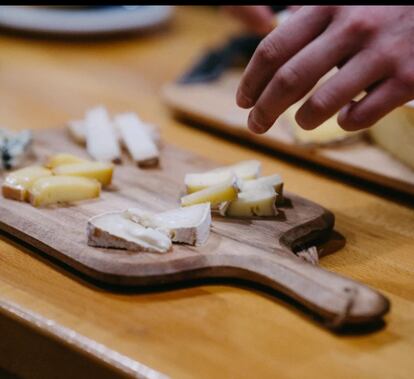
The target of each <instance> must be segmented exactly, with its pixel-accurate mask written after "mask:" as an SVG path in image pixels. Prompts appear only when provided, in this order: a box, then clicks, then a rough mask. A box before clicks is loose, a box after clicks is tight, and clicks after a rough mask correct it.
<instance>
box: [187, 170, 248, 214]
mask: <svg viewBox="0 0 414 379" xmlns="http://www.w3.org/2000/svg"><path fill="white" fill-rule="evenodd" d="M239 190H240V189H239V186H238V182H237V178H236V176H233V177H230V178H229V179H228V180H227V181H225V182H223V183H221V184H217V185H215V186H211V187H207V188H204V189H203V190H201V191H197V192H193V193H191V194H189V195H186V196H183V197H182V198H181V206H183V207H187V206H189V205H195V204H201V203H211V206H212V207H214V206H215V205H217V204H219V203H222V202H224V201H230V200H234V199H236V198H237V193H238V192H239Z"/></svg>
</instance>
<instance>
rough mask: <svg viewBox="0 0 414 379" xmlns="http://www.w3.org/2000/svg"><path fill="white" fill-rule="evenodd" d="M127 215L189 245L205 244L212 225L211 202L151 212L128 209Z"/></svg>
mask: <svg viewBox="0 0 414 379" xmlns="http://www.w3.org/2000/svg"><path fill="white" fill-rule="evenodd" d="M126 215H127V217H129V218H130V219H131V220H133V221H134V222H137V223H139V224H141V225H143V226H145V227H151V228H155V229H157V230H159V231H161V232H163V233H166V234H167V235H168V236H169V237H170V238H171V239H172V241H173V242H177V243H185V244H189V245H195V246H200V245H203V244H204V243H205V242H206V241H207V239H208V237H209V235H210V226H211V210H210V204H209V203H205V204H197V205H193V206H189V207H185V208H177V209H172V210H169V211H166V212H162V213H156V214H151V213H148V212H143V211H142V210H141V209H139V208H130V209H128V210H127V211H126Z"/></svg>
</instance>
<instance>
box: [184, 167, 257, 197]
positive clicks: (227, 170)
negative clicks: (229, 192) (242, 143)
mask: <svg viewBox="0 0 414 379" xmlns="http://www.w3.org/2000/svg"><path fill="white" fill-rule="evenodd" d="M260 170H261V163H260V162H259V161H257V160H247V161H242V162H239V163H236V164H234V165H231V166H224V167H219V168H216V169H214V170H210V171H207V172H203V173H195V174H187V175H186V176H185V178H184V184H185V186H186V191H187V193H188V194H190V193H193V192H197V191H200V190H202V189H205V188H207V187H210V186H213V185H217V184H220V183H222V182H224V181H226V180H228V178H229V176H233V175H235V176H236V177H237V178H238V179H244V180H248V179H255V178H257V177H259V175H260Z"/></svg>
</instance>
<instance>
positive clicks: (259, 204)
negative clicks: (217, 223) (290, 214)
mask: <svg viewBox="0 0 414 379" xmlns="http://www.w3.org/2000/svg"><path fill="white" fill-rule="evenodd" d="M276 197H277V193H276V192H275V190H274V189H273V188H262V189H256V190H254V191H248V192H240V193H239V195H238V198H237V199H236V200H233V201H228V202H226V203H223V204H221V205H220V208H219V212H220V214H221V215H222V216H230V217H271V216H276V215H277V213H278V212H277V208H276Z"/></svg>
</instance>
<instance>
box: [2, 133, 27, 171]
mask: <svg viewBox="0 0 414 379" xmlns="http://www.w3.org/2000/svg"><path fill="white" fill-rule="evenodd" d="M32 140H33V138H32V133H31V131H30V130H23V131H21V132H17V133H13V132H11V131H9V130H7V129H0V167H1V169H3V170H10V169H14V168H18V167H19V166H21V165H22V164H23V162H24V161H25V159H26V158H27V156H28V155H29V153H30V150H31V145H32Z"/></svg>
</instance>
